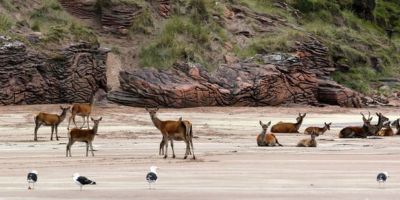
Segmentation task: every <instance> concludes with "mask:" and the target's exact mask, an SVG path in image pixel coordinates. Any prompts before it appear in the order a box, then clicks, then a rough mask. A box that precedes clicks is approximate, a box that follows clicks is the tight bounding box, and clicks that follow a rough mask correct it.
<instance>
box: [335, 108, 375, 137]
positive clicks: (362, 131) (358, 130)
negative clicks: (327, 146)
mask: <svg viewBox="0 0 400 200" xmlns="http://www.w3.org/2000/svg"><path fill="white" fill-rule="evenodd" d="M360 114H361V116H362V120H363V122H364V124H363V126H348V127H344V128H343V129H342V130H340V133H339V138H366V137H367V136H368V127H369V126H370V125H371V120H372V117H371V113H370V112H368V118H366V117H365V116H364V114H362V113H360Z"/></svg>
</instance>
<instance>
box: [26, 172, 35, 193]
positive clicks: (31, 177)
mask: <svg viewBox="0 0 400 200" xmlns="http://www.w3.org/2000/svg"><path fill="white" fill-rule="evenodd" d="M37 179H38V172H37V171H36V170H32V171H30V172H29V173H28V176H27V178H26V180H27V181H28V190H30V189H34V188H35V183H36V181H37ZM31 184H32V188H31Z"/></svg>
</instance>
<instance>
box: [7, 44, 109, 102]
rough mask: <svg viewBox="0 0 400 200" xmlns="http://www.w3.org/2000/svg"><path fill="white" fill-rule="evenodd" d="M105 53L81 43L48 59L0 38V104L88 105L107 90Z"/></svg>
mask: <svg viewBox="0 0 400 200" xmlns="http://www.w3.org/2000/svg"><path fill="white" fill-rule="evenodd" d="M106 54H107V50H105V49H102V48H99V47H98V46H93V45H89V44H86V43H80V44H74V45H71V46H68V47H66V48H64V49H60V50H58V52H57V51H56V53H55V54H54V55H51V56H50V55H45V54H43V53H39V52H37V51H35V50H33V49H30V48H29V47H27V46H26V45H25V44H23V43H21V42H18V41H11V40H10V39H7V38H4V37H0V87H1V88H2V89H1V90H0V105H10V104H47V103H71V102H87V101H89V99H90V97H91V95H92V94H94V92H95V91H97V90H98V89H100V88H101V89H103V90H107V79H106V67H105V61H106Z"/></svg>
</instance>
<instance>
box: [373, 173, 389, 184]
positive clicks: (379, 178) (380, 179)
mask: <svg viewBox="0 0 400 200" xmlns="http://www.w3.org/2000/svg"><path fill="white" fill-rule="evenodd" d="M387 178H389V173H387V172H381V173H379V174H378V176H376V181H378V183H379V187H380V186H381V183H383V184H384V183H385V182H386V179H387Z"/></svg>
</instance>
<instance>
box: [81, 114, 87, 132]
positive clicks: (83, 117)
mask: <svg viewBox="0 0 400 200" xmlns="http://www.w3.org/2000/svg"><path fill="white" fill-rule="evenodd" d="M82 119H83V124H82V126H81V129H82V128H83V126H85V124H86V118H85V116H82Z"/></svg>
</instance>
